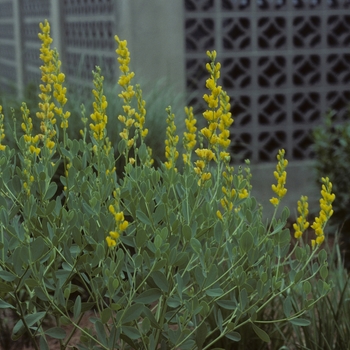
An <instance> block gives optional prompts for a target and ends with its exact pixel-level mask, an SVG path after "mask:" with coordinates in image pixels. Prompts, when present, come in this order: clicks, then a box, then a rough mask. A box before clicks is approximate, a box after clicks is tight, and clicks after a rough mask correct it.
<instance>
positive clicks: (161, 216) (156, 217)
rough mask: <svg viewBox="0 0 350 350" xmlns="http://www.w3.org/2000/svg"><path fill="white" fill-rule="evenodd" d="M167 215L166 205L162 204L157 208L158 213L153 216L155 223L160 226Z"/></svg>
mask: <svg viewBox="0 0 350 350" xmlns="http://www.w3.org/2000/svg"><path fill="white" fill-rule="evenodd" d="M165 213H166V208H165V205H164V204H163V203H160V204H159V205H158V206H157V208H156V211H155V212H154V215H153V219H154V222H155V223H156V224H158V223H159V222H160V221H162V220H164V217H165Z"/></svg>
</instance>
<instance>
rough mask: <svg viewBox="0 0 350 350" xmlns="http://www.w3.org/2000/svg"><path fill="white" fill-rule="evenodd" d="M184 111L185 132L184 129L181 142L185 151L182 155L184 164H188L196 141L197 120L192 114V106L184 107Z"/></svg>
mask: <svg viewBox="0 0 350 350" xmlns="http://www.w3.org/2000/svg"><path fill="white" fill-rule="evenodd" d="M185 113H186V116H187V118H186V119H185V124H186V129H187V132H186V131H185V132H184V134H183V138H182V142H183V145H184V149H185V151H186V153H184V154H183V155H182V157H183V161H184V163H185V164H190V163H191V154H192V150H193V148H194V147H195V146H196V143H197V141H196V136H197V134H196V132H197V128H196V127H195V125H196V123H197V120H196V119H195V117H194V115H193V107H189V108H188V107H185Z"/></svg>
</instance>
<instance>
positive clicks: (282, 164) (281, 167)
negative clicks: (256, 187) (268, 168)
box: [270, 149, 288, 207]
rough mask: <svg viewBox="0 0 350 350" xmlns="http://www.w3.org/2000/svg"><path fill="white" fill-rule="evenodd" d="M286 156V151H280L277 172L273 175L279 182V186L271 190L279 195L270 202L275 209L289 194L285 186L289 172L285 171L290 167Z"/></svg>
mask: <svg viewBox="0 0 350 350" xmlns="http://www.w3.org/2000/svg"><path fill="white" fill-rule="evenodd" d="M284 154H285V151H284V149H281V150H279V152H278V154H277V160H278V163H277V166H276V171H274V173H273V174H274V176H275V178H276V180H277V185H272V186H271V188H272V191H273V192H275V194H276V195H277V198H276V197H273V198H271V199H270V202H271V203H272V205H274V206H275V207H277V206H278V204H279V202H280V201H281V199H282V198H283V197H284V196H285V195H286V193H287V189H286V188H285V187H284V186H285V184H286V180H287V172H286V171H285V169H286V167H287V165H288V161H287V159H284Z"/></svg>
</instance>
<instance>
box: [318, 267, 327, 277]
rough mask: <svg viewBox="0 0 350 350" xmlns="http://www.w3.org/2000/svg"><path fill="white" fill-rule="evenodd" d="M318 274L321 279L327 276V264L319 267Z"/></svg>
mask: <svg viewBox="0 0 350 350" xmlns="http://www.w3.org/2000/svg"><path fill="white" fill-rule="evenodd" d="M320 275H321V277H322V279H324V280H325V279H326V278H327V276H328V268H327V266H325V265H323V266H322V267H321V269H320Z"/></svg>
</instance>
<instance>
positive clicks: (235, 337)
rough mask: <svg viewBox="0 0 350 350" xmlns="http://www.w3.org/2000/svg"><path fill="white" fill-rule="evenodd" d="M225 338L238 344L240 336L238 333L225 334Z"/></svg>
mask: <svg viewBox="0 0 350 350" xmlns="http://www.w3.org/2000/svg"><path fill="white" fill-rule="evenodd" d="M225 337H226V338H228V339H230V340H232V341H236V342H239V341H241V339H242V337H241V335H240V334H239V333H238V332H230V333H227V334H225Z"/></svg>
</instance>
